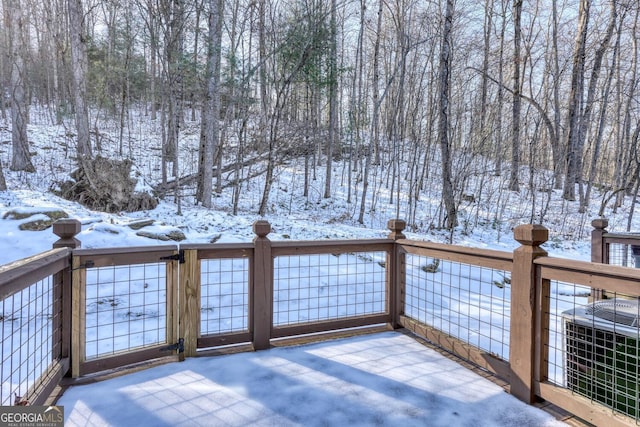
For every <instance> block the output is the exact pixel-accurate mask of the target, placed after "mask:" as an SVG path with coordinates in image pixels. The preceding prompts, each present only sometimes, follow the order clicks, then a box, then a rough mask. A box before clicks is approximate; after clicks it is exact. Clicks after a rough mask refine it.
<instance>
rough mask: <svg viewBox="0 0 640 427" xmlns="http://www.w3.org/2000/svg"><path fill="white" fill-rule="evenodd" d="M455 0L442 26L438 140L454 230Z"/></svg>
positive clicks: (449, 218) (445, 199) (448, 216)
mask: <svg viewBox="0 0 640 427" xmlns="http://www.w3.org/2000/svg"><path fill="white" fill-rule="evenodd" d="M454 3H455V0H447V5H446V9H445V13H444V21H443V24H442V25H443V26H442V43H441V47H440V62H439V71H438V75H439V79H438V85H439V87H438V94H439V97H440V101H439V103H438V116H439V118H438V140H439V145H440V153H441V156H442V201H443V202H444V208H445V211H446V221H447V222H446V227H447V228H448V229H453V228H454V227H456V226H457V225H458V213H457V210H456V204H455V199H454V196H453V185H452V183H451V181H452V174H451V153H450V146H449V79H450V76H449V75H450V67H451V63H450V61H451V31H452V28H453V13H454Z"/></svg>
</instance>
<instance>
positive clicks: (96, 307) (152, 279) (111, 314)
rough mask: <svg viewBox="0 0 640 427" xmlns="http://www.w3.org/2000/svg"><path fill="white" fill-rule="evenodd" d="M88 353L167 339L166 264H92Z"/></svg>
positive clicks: (98, 353) (111, 352)
mask: <svg viewBox="0 0 640 427" xmlns="http://www.w3.org/2000/svg"><path fill="white" fill-rule="evenodd" d="M86 274H87V280H86V290H85V295H86V298H85V301H86V302H85V304H86V309H85V312H86V313H85V316H86V318H85V319H86V320H85V330H86V336H85V358H86V360H90V359H95V358H99V357H105V356H111V355H115V354H118V353H122V352H127V351H132V350H136V349H141V348H145V347H152V346H155V345H158V344H163V343H166V342H167V279H166V274H167V272H166V264H165V263H148V264H136V265H118V266H109V267H97V268H87V272H86Z"/></svg>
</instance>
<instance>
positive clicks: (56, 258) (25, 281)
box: [0, 248, 71, 300]
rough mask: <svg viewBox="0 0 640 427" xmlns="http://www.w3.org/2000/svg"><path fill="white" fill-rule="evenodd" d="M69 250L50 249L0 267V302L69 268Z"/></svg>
mask: <svg viewBox="0 0 640 427" xmlns="http://www.w3.org/2000/svg"><path fill="white" fill-rule="evenodd" d="M70 254H71V250H70V249H69V248H59V249H52V250H50V251H47V252H43V253H41V254H38V255H34V256H32V257H29V258H25V259H22V260H19V261H15V262H12V263H9V264H6V265H3V266H0V300H2V299H5V298H7V297H9V296H11V295H13V294H15V293H17V292H19V291H21V290H22V289H24V288H26V287H28V286H31V285H32V284H34V283H36V282H38V281H39V280H42V279H44V278H45V277H48V276H51V275H53V274H56V273H59V272H60V271H62V270H64V269H65V268H67V267H69V265H70V263H71V260H70Z"/></svg>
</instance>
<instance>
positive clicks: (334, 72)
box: [324, 0, 338, 198]
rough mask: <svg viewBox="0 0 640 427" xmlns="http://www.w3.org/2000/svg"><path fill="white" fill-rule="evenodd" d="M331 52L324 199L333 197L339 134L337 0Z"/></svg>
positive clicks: (333, 15) (333, 17) (332, 19)
mask: <svg viewBox="0 0 640 427" xmlns="http://www.w3.org/2000/svg"><path fill="white" fill-rule="evenodd" d="M329 31H330V35H329V37H330V42H329V43H330V52H329V138H328V140H327V169H326V171H327V172H326V177H325V185H324V197H325V198H329V197H331V168H332V167H333V148H334V147H335V145H336V140H337V138H336V135H337V133H338V46H337V45H338V34H337V26H336V0H331V21H330V24H329Z"/></svg>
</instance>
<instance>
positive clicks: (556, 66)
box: [551, 0, 565, 190]
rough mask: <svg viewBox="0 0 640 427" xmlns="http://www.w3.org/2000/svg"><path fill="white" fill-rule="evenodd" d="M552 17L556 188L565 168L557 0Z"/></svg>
mask: <svg viewBox="0 0 640 427" xmlns="http://www.w3.org/2000/svg"><path fill="white" fill-rule="evenodd" d="M551 7H552V11H551V19H552V20H553V22H552V24H551V25H552V30H551V31H552V33H551V44H552V49H551V53H552V55H553V124H554V129H555V133H556V140H555V141H551V156H552V157H553V187H554V189H556V190H560V189H561V188H562V172H563V170H564V159H563V154H564V152H565V151H564V149H563V147H562V142H561V141H562V138H560V123H561V122H562V115H561V110H560V60H559V58H558V57H559V54H560V53H559V51H558V5H557V0H552V6H551Z"/></svg>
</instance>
